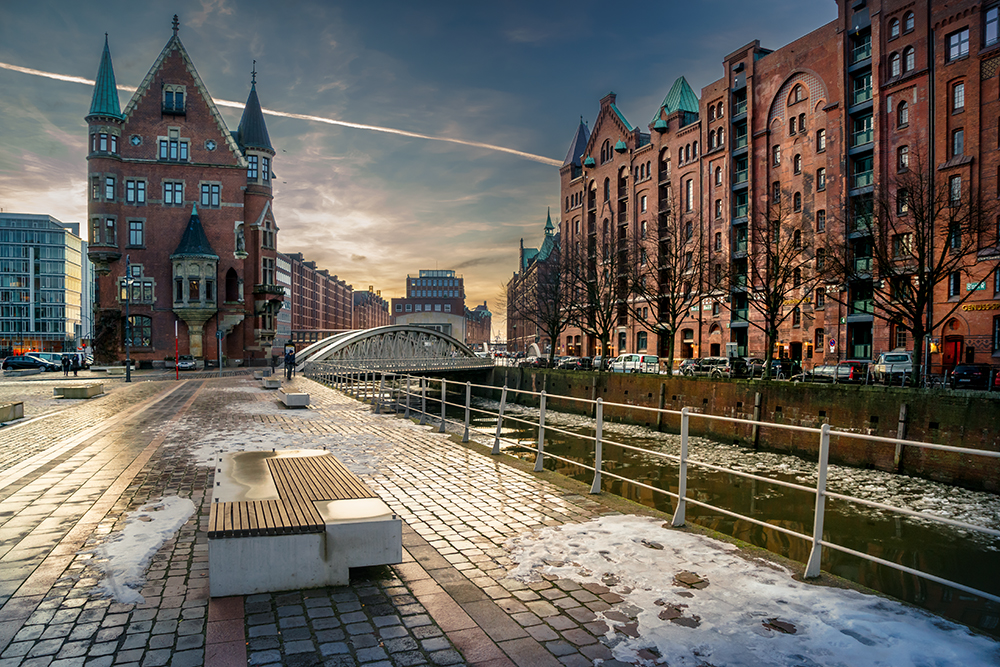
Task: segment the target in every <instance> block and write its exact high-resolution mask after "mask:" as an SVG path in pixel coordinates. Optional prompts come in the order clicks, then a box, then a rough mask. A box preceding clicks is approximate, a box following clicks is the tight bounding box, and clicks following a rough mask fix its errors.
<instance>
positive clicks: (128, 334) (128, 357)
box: [125, 255, 132, 382]
mask: <svg viewBox="0 0 1000 667" xmlns="http://www.w3.org/2000/svg"><path fill="white" fill-rule="evenodd" d="M131 302H132V267H131V263H130V262H129V256H128V255H125V381H126V382H131V381H132V321H131V320H130V319H129V304H130V303H131Z"/></svg>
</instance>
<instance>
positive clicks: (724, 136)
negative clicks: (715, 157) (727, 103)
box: [715, 127, 726, 146]
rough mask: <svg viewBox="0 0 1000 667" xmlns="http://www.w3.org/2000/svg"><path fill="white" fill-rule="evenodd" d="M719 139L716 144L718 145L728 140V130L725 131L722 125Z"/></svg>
mask: <svg viewBox="0 0 1000 667" xmlns="http://www.w3.org/2000/svg"><path fill="white" fill-rule="evenodd" d="M717 139H718V140H717V141H716V144H715V145H716V146H722V144H723V143H725V140H726V131H725V129H723V128H721V127H720V128H719V135H718V138H717Z"/></svg>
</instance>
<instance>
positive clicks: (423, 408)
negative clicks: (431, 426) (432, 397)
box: [420, 378, 427, 426]
mask: <svg viewBox="0 0 1000 667" xmlns="http://www.w3.org/2000/svg"><path fill="white" fill-rule="evenodd" d="M426 423H427V378H420V425H421V426H423V425H424V424H426Z"/></svg>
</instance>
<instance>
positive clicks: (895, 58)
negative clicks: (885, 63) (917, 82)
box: [889, 53, 902, 76]
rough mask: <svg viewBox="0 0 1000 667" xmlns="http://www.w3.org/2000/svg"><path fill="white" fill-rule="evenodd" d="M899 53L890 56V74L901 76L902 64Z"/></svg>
mask: <svg viewBox="0 0 1000 667" xmlns="http://www.w3.org/2000/svg"><path fill="white" fill-rule="evenodd" d="M900 63H901V61H900V58H899V54H898V53H893V54H892V55H890V56H889V76H899V74H900V72H901V71H902V70H901V67H902V65H901V64H900Z"/></svg>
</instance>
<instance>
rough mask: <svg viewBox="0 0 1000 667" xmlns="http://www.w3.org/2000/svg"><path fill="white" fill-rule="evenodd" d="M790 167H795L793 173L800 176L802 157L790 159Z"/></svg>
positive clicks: (797, 156)
mask: <svg viewBox="0 0 1000 667" xmlns="http://www.w3.org/2000/svg"><path fill="white" fill-rule="evenodd" d="M792 165H794V167H795V173H796V174H801V173H802V156H801V155H796V156H795V157H794V158H792Z"/></svg>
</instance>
